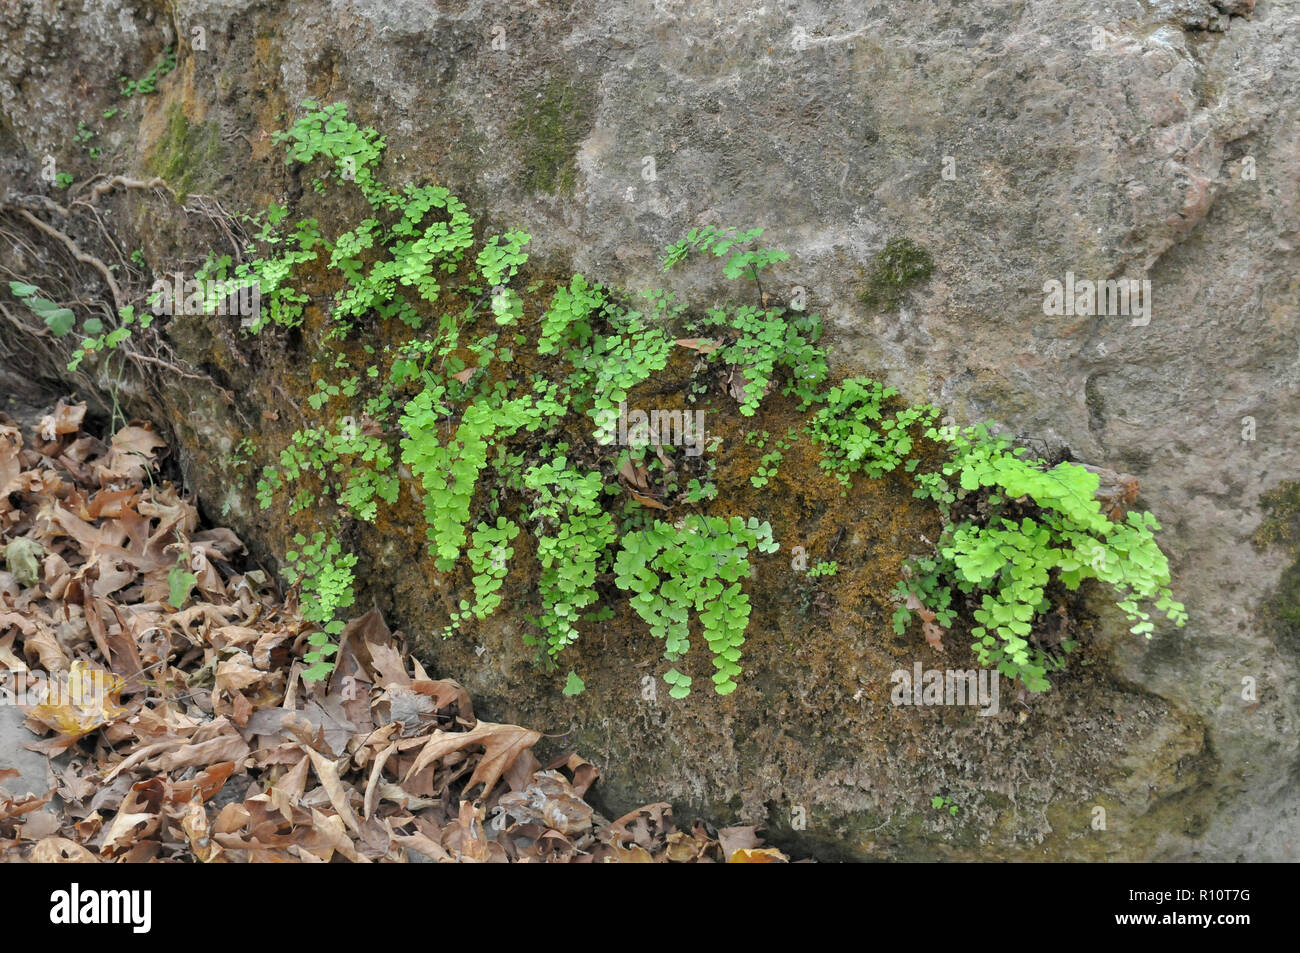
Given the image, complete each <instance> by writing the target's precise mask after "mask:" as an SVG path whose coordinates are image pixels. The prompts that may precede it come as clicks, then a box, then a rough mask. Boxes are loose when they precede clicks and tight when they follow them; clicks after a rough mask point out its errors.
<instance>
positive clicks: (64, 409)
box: [37, 400, 86, 441]
mask: <svg viewBox="0 0 1300 953" xmlns="http://www.w3.org/2000/svg"><path fill="white" fill-rule="evenodd" d="M85 419H86V402H85V401H82V402H81V403H79V404H65V403H64V402H63V401H61V400H60V401H59V402H58V403H57V404H55V405H54V413H52V414H46V415H45V416H44V417H42V418H41V422H40V426H39V427H38V428H37V429H38V430H39V431H40V436H41V439H42V440H45V441H54V440H57V439H58V438H59V436H61V435H62V434H68V433H76V432H77V431H78V430H80V429H81V422H82V421H83V420H85Z"/></svg>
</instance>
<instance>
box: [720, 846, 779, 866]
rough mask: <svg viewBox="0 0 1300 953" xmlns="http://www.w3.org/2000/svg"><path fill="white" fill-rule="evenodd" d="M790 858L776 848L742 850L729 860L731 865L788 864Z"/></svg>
mask: <svg viewBox="0 0 1300 953" xmlns="http://www.w3.org/2000/svg"><path fill="white" fill-rule="evenodd" d="M789 862H790V858H789V857H787V856H786V855H785V854H783V853H781V852H780V851H779V850H777V849H776V848H775V847H764V848H761V849H742V850H737V851H735V852H734V853H733V854H732V855H731V856H730V857H728V858H727V863H729V864H786V863H789Z"/></svg>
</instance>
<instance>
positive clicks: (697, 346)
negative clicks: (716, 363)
mask: <svg viewBox="0 0 1300 953" xmlns="http://www.w3.org/2000/svg"><path fill="white" fill-rule="evenodd" d="M673 343H674V344H676V345H677V346H678V347H684V348H689V349H690V350H692V351H699V352H700V353H701V354H712V353H713V352H714V351H716V350H717V349H718V348H720V347H722V342H721V341H715V340H713V339H712V338H678V339H677V340H676V341H674V342H673Z"/></svg>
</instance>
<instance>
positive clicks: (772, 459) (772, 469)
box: [749, 450, 782, 489]
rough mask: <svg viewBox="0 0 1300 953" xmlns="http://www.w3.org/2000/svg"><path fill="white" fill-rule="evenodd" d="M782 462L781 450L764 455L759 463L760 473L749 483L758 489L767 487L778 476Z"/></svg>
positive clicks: (750, 479)
mask: <svg viewBox="0 0 1300 953" xmlns="http://www.w3.org/2000/svg"><path fill="white" fill-rule="evenodd" d="M781 460H782V453H781V451H780V450H773V451H772V452H771V453H765V454H763V456H762V458H761V459H760V460H759V461H758V472H757V473H755V474H754V475H753V476H752V477H750V478H749V482H750V483H752V484H753V485H754V486H755V487H756V488H758V489H762V488H763V487H765V486H767V483H768V481H769V480H770V479H772V478H773V477H775V476H776V474H777V469H778V468H779V467H780V465H781Z"/></svg>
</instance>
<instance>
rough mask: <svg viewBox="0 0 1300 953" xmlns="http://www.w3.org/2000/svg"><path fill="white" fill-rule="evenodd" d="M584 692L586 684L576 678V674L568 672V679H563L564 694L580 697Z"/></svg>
mask: <svg viewBox="0 0 1300 953" xmlns="http://www.w3.org/2000/svg"><path fill="white" fill-rule="evenodd" d="M586 690H587V683H586V682H584V681H583V680H582V679H581V678H579V677H578V673H577V672H574V671H570V672H569V677H568V678H567V679H565V682H564V694H566V695H581V694H582V693H583V692H585V691H586Z"/></svg>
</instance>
